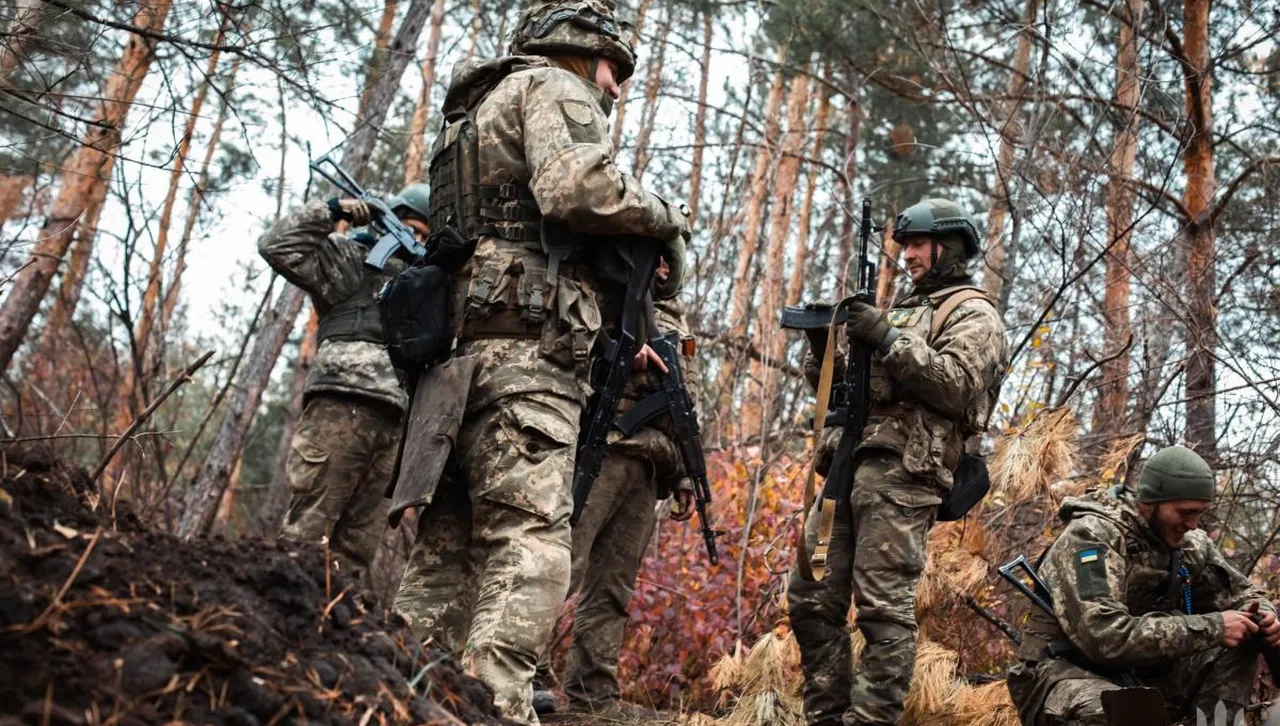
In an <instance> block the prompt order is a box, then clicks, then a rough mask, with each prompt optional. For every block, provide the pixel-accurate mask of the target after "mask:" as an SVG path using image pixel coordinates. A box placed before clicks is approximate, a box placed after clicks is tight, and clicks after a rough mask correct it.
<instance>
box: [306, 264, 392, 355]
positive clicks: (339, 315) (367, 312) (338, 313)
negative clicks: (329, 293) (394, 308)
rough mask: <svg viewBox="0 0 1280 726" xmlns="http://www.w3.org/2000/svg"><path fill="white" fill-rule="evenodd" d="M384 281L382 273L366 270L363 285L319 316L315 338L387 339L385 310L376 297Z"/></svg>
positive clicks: (369, 340) (383, 340) (322, 339)
mask: <svg viewBox="0 0 1280 726" xmlns="http://www.w3.org/2000/svg"><path fill="white" fill-rule="evenodd" d="M382 282H383V275H381V274H379V273H378V272H375V271H373V270H366V271H365V273H364V278H363V279H361V280H360V288H359V289H358V290H356V292H355V293H354V294H352V295H349V296H348V297H347V299H345V300H343V301H342V302H340V303H338V304H337V305H334V306H333V307H332V308H330V309H329V311H328V312H326V313H324V314H323V315H321V316H320V322H319V325H318V326H317V329H316V341H317V342H324V341H326V340H346V341H352V340H361V341H366V342H369V343H377V344H379V345H381V344H382V343H384V342H385V336H384V335H383V331H382V313H381V311H380V310H379V309H378V301H377V299H376V296H377V293H378V289H379V288H380V287H381V286H382Z"/></svg>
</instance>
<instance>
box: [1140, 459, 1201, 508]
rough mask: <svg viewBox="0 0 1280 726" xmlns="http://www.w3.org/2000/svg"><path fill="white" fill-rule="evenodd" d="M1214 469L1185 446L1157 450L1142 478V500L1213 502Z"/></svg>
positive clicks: (1154, 501)
mask: <svg viewBox="0 0 1280 726" xmlns="http://www.w3.org/2000/svg"><path fill="white" fill-rule="evenodd" d="M1215 484H1216V482H1215V481H1214V477H1213V469H1211V468H1209V464H1208V463H1206V462H1205V460H1204V459H1202V458H1200V455H1199V454H1197V453H1196V452H1194V451H1192V450H1191V449H1188V448H1187V447H1185V446H1170V447H1169V448H1167V449H1161V450H1159V451H1157V452H1156V453H1155V454H1154V455H1152V457H1151V458H1150V459H1147V463H1146V464H1145V465H1144V466H1143V467H1142V473H1141V474H1140V475H1138V501H1140V502H1146V503H1148V504H1154V503H1156V502H1172V501H1176V500H1179V499H1198V500H1201V501H1205V502H1208V501H1212V500H1213V490H1214V487H1215Z"/></svg>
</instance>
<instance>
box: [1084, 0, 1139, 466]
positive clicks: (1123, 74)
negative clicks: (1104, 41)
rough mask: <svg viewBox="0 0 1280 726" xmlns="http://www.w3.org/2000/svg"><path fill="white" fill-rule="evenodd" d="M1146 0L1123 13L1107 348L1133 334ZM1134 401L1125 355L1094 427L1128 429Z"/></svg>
mask: <svg viewBox="0 0 1280 726" xmlns="http://www.w3.org/2000/svg"><path fill="white" fill-rule="evenodd" d="M1145 7H1146V3H1144V2H1143V0H1126V2H1125V9H1124V10H1122V11H1121V14H1122V17H1121V19H1120V39H1119V43H1118V44H1117V49H1116V105H1117V107H1118V111H1119V114H1120V116H1121V118H1120V127H1119V128H1118V129H1116V140H1115V148H1114V149H1113V150H1112V152H1111V180H1110V181H1109V182H1108V183H1107V236H1108V239H1109V240H1110V244H1111V249H1110V252H1109V253H1108V254H1107V257H1106V261H1105V264H1106V288H1105V293H1104V296H1105V297H1104V301H1103V310H1102V320H1103V329H1104V330H1103V339H1104V340H1105V341H1106V345H1107V348H1109V349H1111V350H1115V349H1117V348H1119V347H1120V346H1121V345H1124V342H1125V340H1127V339H1128V337H1129V335H1130V325H1129V303H1130V298H1129V283H1130V280H1129V269H1130V265H1131V261H1132V260H1131V257H1132V256H1131V253H1130V249H1129V245H1130V240H1131V238H1132V236H1133V230H1132V229H1131V227H1132V225H1133V196H1134V192H1133V185H1132V184H1131V183H1130V181H1129V180H1130V178H1131V177H1132V176H1133V165H1134V160H1135V159H1136V157H1137V150H1138V115H1137V113H1136V109H1137V106H1138V101H1139V98H1140V95H1141V94H1140V91H1141V88H1140V86H1139V76H1138V46H1137V38H1136V36H1135V33H1134V28H1135V27H1137V25H1138V24H1139V23H1140V22H1142V12H1143V9H1144V8H1145ZM1128 403H1129V356H1128V355H1127V354H1126V355H1122V356H1119V357H1118V358H1116V359H1115V360H1112V361H1109V362H1107V363H1104V364H1103V366H1102V385H1101V386H1100V388H1099V390H1098V403H1097V405H1096V407H1095V409H1094V416H1093V430H1094V432H1095V433H1097V434H1100V435H1101V436H1102V437H1103V439H1104V440H1107V441H1110V440H1111V439H1113V438H1115V437H1117V436H1120V435H1122V434H1124V433H1126V432H1127V431H1128V429H1127V428H1126V417H1125V412H1126V410H1127V409H1128Z"/></svg>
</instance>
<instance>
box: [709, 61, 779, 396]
mask: <svg viewBox="0 0 1280 726" xmlns="http://www.w3.org/2000/svg"><path fill="white" fill-rule="evenodd" d="M780 55H781V54H780ZM781 62H782V58H781V57H780V58H779V64H781ZM782 90H783V78H782V72H781V71H779V72H778V73H777V74H776V75H775V76H774V79H773V85H772V86H771V87H770V88H769V96H768V100H767V101H766V103H765V112H764V122H765V137H764V138H763V139H761V141H760V149H759V151H758V152H757V153H756V166H755V171H754V172H753V173H752V175H751V188H750V191H749V193H748V195H747V206H746V211H745V213H744V215H743V226H742V245H741V247H739V249H738V263H737V265H736V267H735V269H734V273H733V280H734V283H733V295H732V297H731V302H730V307H729V324H728V325H727V326H725V335H727V336H739V335H740V336H741V342H742V343H743V345H741V346H735V349H734V350H733V351H732V354H728V355H725V357H724V360H723V361H722V363H721V368H720V375H719V386H718V391H719V393H718V395H719V398H720V404H719V406H718V409H719V410H721V411H728V410H729V409H730V405H731V404H732V402H733V392H734V389H735V388H736V387H737V376H738V364H739V362H740V360H741V359H742V357H743V356H744V354H745V351H746V348H747V346H746V345H745V344H746V343H747V342H748V341H750V337H749V331H748V323H749V321H748V319H747V308H748V307H749V306H750V304H751V298H752V296H753V293H754V292H755V286H754V285H752V284H751V271H752V268H753V267H754V266H755V257H756V250H757V248H758V247H759V246H760V228H761V227H762V226H763V221H764V207H765V204H766V202H767V201H768V198H769V184H768V181H769V169H770V167H772V166H773V150H774V148H775V147H776V145H777V143H778V135H779V133H780V132H781V130H780V128H779V121H778V113H779V110H780V109H781V107H782Z"/></svg>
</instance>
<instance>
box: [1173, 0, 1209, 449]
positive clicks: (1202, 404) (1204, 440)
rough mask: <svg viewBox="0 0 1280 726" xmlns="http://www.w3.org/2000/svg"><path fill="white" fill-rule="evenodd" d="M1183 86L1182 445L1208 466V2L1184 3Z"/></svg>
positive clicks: (1201, 0) (1204, 0)
mask: <svg viewBox="0 0 1280 726" xmlns="http://www.w3.org/2000/svg"><path fill="white" fill-rule="evenodd" d="M1182 15H1183V27H1184V29H1185V30H1184V32H1185V38H1184V39H1183V44H1182V45H1183V53H1184V55H1185V58H1184V63H1183V68H1184V72H1183V81H1184V84H1185V88H1186V113H1187V139H1186V147H1185V151H1184V152H1183V156H1182V160H1183V168H1184V169H1185V172H1186V176H1187V180H1186V187H1185V190H1184V192H1183V204H1184V205H1185V206H1186V208H1187V212H1188V213H1189V214H1190V215H1191V218H1190V219H1188V220H1187V221H1186V235H1185V239H1186V245H1187V302H1188V308H1189V310H1188V312H1189V319H1188V321H1187V331H1186V332H1187V342H1186V345H1187V374H1186V380H1187V383H1186V385H1187V433H1186V440H1187V445H1188V446H1191V447H1192V448H1194V449H1196V451H1198V452H1199V453H1200V455H1201V456H1204V457H1205V458H1206V459H1207V460H1210V461H1213V460H1214V459H1216V456H1217V448H1218V447H1217V417H1216V412H1215V405H1216V402H1217V396H1216V394H1215V392H1214V384H1215V383H1216V380H1215V378H1216V377H1215V372H1214V360H1213V356H1214V349H1215V347H1216V345H1217V341H1218V330H1217V328H1218V320H1217V317H1218V313H1217V310H1216V308H1215V307H1214V303H1213V298H1214V284H1215V277H1216V276H1215V275H1214V269H1213V265H1214V238H1213V226H1212V221H1211V219H1210V216H1209V212H1210V211H1211V206H1212V201H1213V195H1214V193H1215V192H1216V191H1217V181H1216V179H1215V176H1214V158H1213V105H1212V103H1213V96H1212V85H1211V81H1212V78H1211V74H1212V67H1211V64H1212V56H1211V54H1210V51H1209V0H1185V2H1184V3H1183V11H1182Z"/></svg>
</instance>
